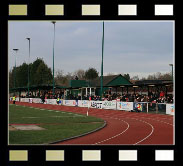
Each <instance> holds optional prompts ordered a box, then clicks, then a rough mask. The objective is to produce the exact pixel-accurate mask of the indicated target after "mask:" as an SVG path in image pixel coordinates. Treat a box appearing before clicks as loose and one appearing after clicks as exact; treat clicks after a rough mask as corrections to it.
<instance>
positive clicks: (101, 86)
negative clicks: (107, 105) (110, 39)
mask: <svg viewBox="0 0 183 166" xmlns="http://www.w3.org/2000/svg"><path fill="white" fill-rule="evenodd" d="M103 54H104V21H103V35H102V63H101V78H100V97H101V98H102V97H103Z"/></svg>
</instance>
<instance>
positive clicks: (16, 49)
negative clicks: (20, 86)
mask: <svg viewBox="0 0 183 166" xmlns="http://www.w3.org/2000/svg"><path fill="white" fill-rule="evenodd" d="M18 50H19V49H18V48H14V49H13V51H15V52H16V54H17V52H18ZM16 54H15V71H14V88H16Z"/></svg>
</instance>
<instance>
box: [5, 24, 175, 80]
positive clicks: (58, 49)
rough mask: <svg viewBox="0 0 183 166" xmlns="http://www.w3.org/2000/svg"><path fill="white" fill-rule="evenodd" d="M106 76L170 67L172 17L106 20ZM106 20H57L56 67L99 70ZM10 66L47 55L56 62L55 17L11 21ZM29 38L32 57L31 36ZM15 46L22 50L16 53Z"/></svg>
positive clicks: (48, 61)
mask: <svg viewBox="0 0 183 166" xmlns="http://www.w3.org/2000/svg"><path fill="white" fill-rule="evenodd" d="M104 24H105V28H104V68H103V71H104V75H107V74H109V73H112V74H126V73H128V74H130V77H133V76H137V75H138V77H139V78H142V77H147V76H148V75H149V74H155V73H157V72H161V73H167V72H171V67H170V66H169V64H173V63H174V22H173V21H151V22H150V21H105V23H104ZM102 26H103V23H102V21H57V22H56V24H55V28H56V29H55V55H54V57H55V62H54V64H55V72H56V71H58V70H63V71H64V73H65V74H66V73H68V72H74V71H76V70H79V69H83V70H87V69H88V68H89V67H93V68H96V69H97V71H98V72H99V75H100V74H101V60H102V29H103V27H102ZM8 31H9V33H8V44H9V46H8V63H9V70H11V69H12V68H13V66H15V57H16V65H17V66H19V65H21V64H22V63H23V62H26V63H28V62H29V61H30V62H33V61H35V60H36V59H37V58H43V60H44V61H45V62H46V64H47V65H48V66H49V67H50V68H51V69H52V67H53V34H54V33H53V32H54V27H53V24H52V23H51V21H9V23H8ZM27 37H30V38H31V39H30V42H31V47H30V59H29V52H28V51H29V50H28V48H29V47H28V40H26V38H27ZM14 48H18V49H19V51H18V52H17V53H15V51H13V49H14Z"/></svg>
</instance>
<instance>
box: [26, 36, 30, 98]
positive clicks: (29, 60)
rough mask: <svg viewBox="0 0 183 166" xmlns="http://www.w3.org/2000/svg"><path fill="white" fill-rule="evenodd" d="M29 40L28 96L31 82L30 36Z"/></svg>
mask: <svg viewBox="0 0 183 166" xmlns="http://www.w3.org/2000/svg"><path fill="white" fill-rule="evenodd" d="M26 39H27V40H28V41H29V60H28V61H29V62H28V97H29V82H30V75H29V74H30V72H29V64H30V38H29V37H27V38H26Z"/></svg>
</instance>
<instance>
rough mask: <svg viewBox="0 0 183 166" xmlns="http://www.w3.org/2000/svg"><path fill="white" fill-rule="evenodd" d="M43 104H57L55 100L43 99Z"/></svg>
mask: <svg viewBox="0 0 183 166" xmlns="http://www.w3.org/2000/svg"><path fill="white" fill-rule="evenodd" d="M45 104H53V105H54V104H57V99H45Z"/></svg>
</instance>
